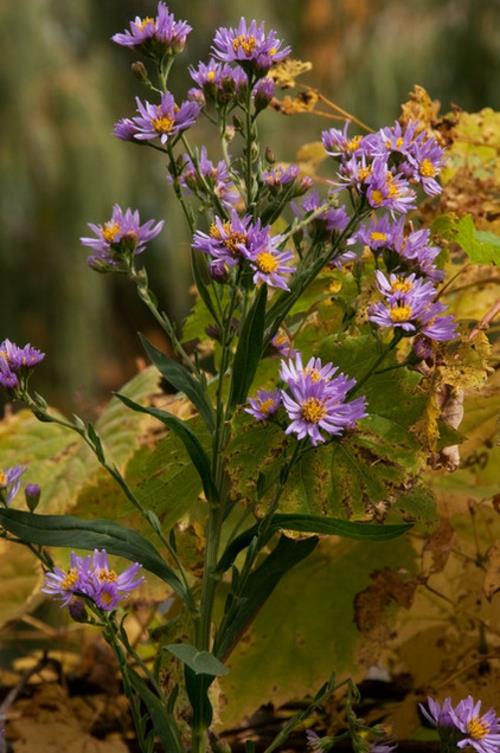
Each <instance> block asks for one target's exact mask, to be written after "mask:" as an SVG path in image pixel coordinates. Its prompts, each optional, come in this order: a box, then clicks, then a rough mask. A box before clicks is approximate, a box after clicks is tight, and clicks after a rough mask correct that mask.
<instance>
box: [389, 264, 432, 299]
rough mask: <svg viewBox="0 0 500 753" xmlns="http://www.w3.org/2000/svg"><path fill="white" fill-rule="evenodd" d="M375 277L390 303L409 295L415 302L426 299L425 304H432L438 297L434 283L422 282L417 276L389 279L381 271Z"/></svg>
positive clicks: (396, 276) (393, 275)
mask: <svg viewBox="0 0 500 753" xmlns="http://www.w3.org/2000/svg"><path fill="white" fill-rule="evenodd" d="M375 276H376V278H377V285H378V289H379V290H380V292H381V293H382V294H383V295H384V296H385V297H386V298H387V300H388V301H389V302H390V303H393V302H395V301H398V300H399V299H401V298H404V297H405V296H408V295H411V296H412V298H414V299H415V300H418V299H424V301H425V303H430V302H432V301H433V300H434V298H435V296H436V289H435V287H434V285H433V284H432V282H431V281H430V280H422V279H420V278H418V277H416V275H415V274H410V275H404V276H403V275H395V274H390V275H389V277H388V278H387V277H386V276H385V275H384V274H383V273H382V272H380V270H377V271H376V272H375Z"/></svg>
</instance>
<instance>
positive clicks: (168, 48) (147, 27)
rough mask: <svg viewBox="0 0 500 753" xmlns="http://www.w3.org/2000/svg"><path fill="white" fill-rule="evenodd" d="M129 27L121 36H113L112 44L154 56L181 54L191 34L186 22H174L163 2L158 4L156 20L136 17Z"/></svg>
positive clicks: (148, 17) (149, 17)
mask: <svg viewBox="0 0 500 753" xmlns="http://www.w3.org/2000/svg"><path fill="white" fill-rule="evenodd" d="M129 26H130V31H129V30H128V29H126V30H125V31H124V32H123V34H115V35H114V36H113V37H112V40H113V42H116V44H119V45H122V46H124V47H130V48H132V49H142V50H143V51H144V52H148V53H151V54H153V55H155V56H156V55H157V56H161V55H164V54H165V53H166V54H168V55H174V54H177V53H179V52H182V50H183V49H184V47H185V45H186V39H187V37H188V35H189V33H190V32H191V26H190V25H189V24H188V23H187V21H176V20H175V17H174V14H173V13H170V12H169V10H168V8H167V6H166V5H165V3H163V2H160V3H158V10H157V16H156V18H152V17H151V16H147V17H146V18H139V17H136V18H135V19H134V21H131V22H130V24H129Z"/></svg>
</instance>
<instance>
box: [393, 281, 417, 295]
mask: <svg viewBox="0 0 500 753" xmlns="http://www.w3.org/2000/svg"><path fill="white" fill-rule="evenodd" d="M391 287H392V289H393V291H394V292H395V293H409V292H410V290H411V289H412V287H413V283H412V282H411V280H403V279H399V280H396V281H395V282H393V283H392V286H391Z"/></svg>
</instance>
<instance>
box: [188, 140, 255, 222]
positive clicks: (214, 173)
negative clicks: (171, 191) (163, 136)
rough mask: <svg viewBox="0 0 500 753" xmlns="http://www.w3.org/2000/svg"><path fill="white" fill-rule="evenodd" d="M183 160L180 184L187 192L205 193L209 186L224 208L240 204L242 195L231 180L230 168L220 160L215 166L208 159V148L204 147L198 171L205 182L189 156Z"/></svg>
mask: <svg viewBox="0 0 500 753" xmlns="http://www.w3.org/2000/svg"><path fill="white" fill-rule="evenodd" d="M183 160H184V166H183V168H182V173H181V175H180V183H181V185H182V187H183V188H184V189H185V190H186V191H191V190H194V191H199V192H201V193H205V192H206V186H207V184H208V186H209V188H210V191H211V192H213V193H214V194H215V195H216V196H217V197H218V198H219V199H220V202H221V204H222V205H223V206H226V207H232V206H234V205H235V204H236V203H238V201H239V199H240V194H239V192H238V190H237V189H236V186H235V185H234V183H233V181H232V179H231V176H230V174H229V169H228V166H227V165H226V163H225V162H224V160H220V161H219V162H217V164H215V165H214V163H213V162H212V161H211V160H210V159H209V158H208V154H207V149H206V147H204V146H202V148H201V150H200V158H199V161H198V170H199V173H200V174H201V176H202V178H203V179H204V180H202V179H200V176H199V174H198V170H197V169H196V167H195V165H194V164H193V161H192V160H191V157H190V156H189V155H188V154H185V155H184V158H183Z"/></svg>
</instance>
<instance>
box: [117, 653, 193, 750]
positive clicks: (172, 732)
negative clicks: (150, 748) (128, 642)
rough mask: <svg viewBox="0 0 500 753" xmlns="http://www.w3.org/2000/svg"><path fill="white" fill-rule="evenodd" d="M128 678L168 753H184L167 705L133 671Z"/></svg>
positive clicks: (128, 672)
mask: <svg viewBox="0 0 500 753" xmlns="http://www.w3.org/2000/svg"><path fill="white" fill-rule="evenodd" d="M127 677H128V679H129V681H130V683H131V685H132V687H133V688H134V690H135V692H136V693H137V695H138V696H139V698H140V699H141V701H142V702H143V704H144V705H145V707H146V708H147V710H148V713H149V716H150V718H151V722H152V724H153V727H154V730H155V732H156V734H157V735H158V737H159V738H160V741H161V743H162V746H163V748H164V750H165V751H168V753H183V750H184V746H183V745H182V742H181V737H180V734H179V730H178V728H177V725H176V723H175V720H174V718H173V716H172V714H171V713H169V712H168V711H167V709H166V706H165V704H163V703H162V702H161V701H160V699H159V698H158V696H156V695H155V694H154V693H153V692H152V691H151V690H150V689H149V688H148V686H147V685H146V684H145V682H144V680H143V679H142V677H140V675H138V674H137V672H135V671H134V670H133V669H130V668H129V669H128V671H127Z"/></svg>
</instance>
